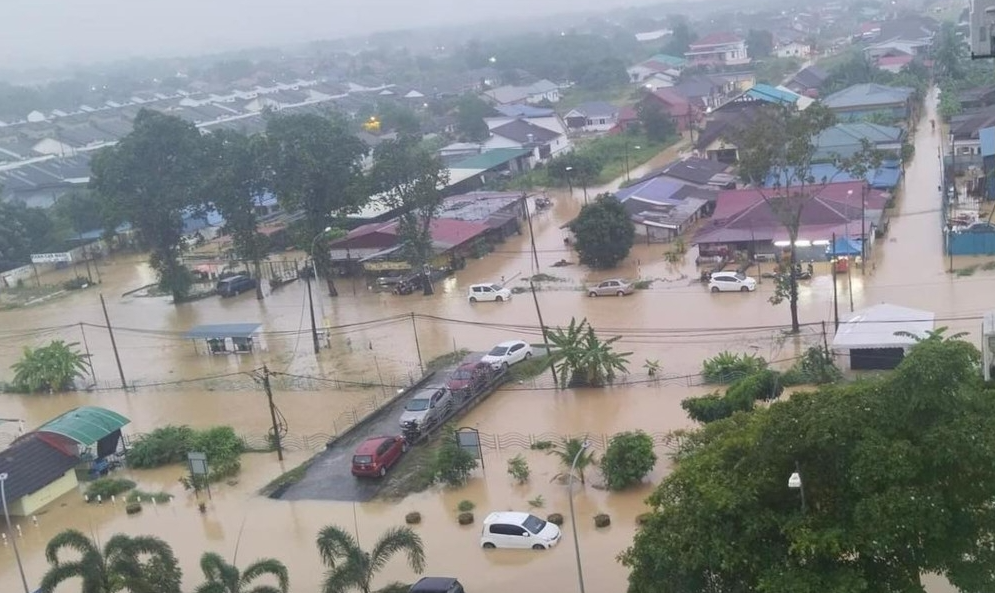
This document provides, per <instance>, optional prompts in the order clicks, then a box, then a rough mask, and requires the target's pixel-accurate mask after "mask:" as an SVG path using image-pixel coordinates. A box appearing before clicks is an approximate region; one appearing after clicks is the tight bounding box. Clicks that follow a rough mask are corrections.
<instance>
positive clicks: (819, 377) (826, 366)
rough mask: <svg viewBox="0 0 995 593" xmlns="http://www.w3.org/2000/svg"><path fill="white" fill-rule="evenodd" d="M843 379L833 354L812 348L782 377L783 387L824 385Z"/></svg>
mask: <svg viewBox="0 0 995 593" xmlns="http://www.w3.org/2000/svg"><path fill="white" fill-rule="evenodd" d="M842 378H843V372H842V371H840V369H839V367H838V366H836V361H834V360H833V355H832V353H831V352H829V351H827V350H826V349H825V348H823V347H822V346H812V347H811V348H809V349H808V350H806V351H805V354H803V355H802V357H801V358H800V359H798V361H797V362H795V364H793V365H792V366H791V368H790V369H788V370H787V371H786V372H785V373H784V375H783V376H782V377H781V384H783V385H824V384H827V383H835V382H836V381H839V380H840V379H842Z"/></svg>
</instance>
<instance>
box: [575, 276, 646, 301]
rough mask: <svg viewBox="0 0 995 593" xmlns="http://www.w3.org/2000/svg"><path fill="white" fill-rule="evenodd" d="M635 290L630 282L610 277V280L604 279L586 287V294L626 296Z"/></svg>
mask: <svg viewBox="0 0 995 593" xmlns="http://www.w3.org/2000/svg"><path fill="white" fill-rule="evenodd" d="M635 291H636V288H635V287H634V286H633V285H632V284H631V283H630V282H626V281H625V280H620V279H618V278H612V279H611V280H604V281H602V282H599V283H598V284H596V285H594V286H591V287H589V288H588V289H587V296H590V297H599V296H626V295H629V294H632V293H633V292H635Z"/></svg>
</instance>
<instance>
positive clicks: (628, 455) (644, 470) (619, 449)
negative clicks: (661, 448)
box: [601, 430, 656, 490]
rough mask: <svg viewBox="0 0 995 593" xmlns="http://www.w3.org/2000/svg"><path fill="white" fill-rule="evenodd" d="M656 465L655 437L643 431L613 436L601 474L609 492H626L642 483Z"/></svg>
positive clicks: (604, 457)
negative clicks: (626, 489) (627, 489)
mask: <svg viewBox="0 0 995 593" xmlns="http://www.w3.org/2000/svg"><path fill="white" fill-rule="evenodd" d="M654 465H656V453H654V452H653V437H651V436H650V435H648V434H646V433H645V432H643V431H641V430H637V431H635V432H621V433H619V434H616V435H615V436H613V437H612V438H611V441H609V443H608V450H607V451H605V454H604V455H603V456H602V457H601V473H602V475H603V476H604V478H605V483H607V484H608V489H609V490H624V489H625V488H628V487H629V486H632V485H633V484H638V483H640V482H642V481H643V478H645V477H646V474H648V473H650V472H651V471H653V466H654Z"/></svg>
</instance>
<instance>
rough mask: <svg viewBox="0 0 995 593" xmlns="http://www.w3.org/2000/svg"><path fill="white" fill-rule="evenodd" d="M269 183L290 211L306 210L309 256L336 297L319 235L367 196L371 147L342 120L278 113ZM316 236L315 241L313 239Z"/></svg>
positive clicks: (269, 131) (271, 136)
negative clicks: (366, 164)
mask: <svg viewBox="0 0 995 593" xmlns="http://www.w3.org/2000/svg"><path fill="white" fill-rule="evenodd" d="M266 138H267V164H268V166H267V170H266V174H267V185H268V186H269V187H270V189H272V190H273V191H274V192H275V193H276V196H277V199H278V200H280V203H281V204H282V205H283V207H284V209H286V210H289V211H303V212H304V229H305V231H306V236H307V242H308V243H309V245H308V249H311V246H312V245H313V246H315V247H316V249H314V250H313V253H312V254H311V256H312V257H313V258H314V259H315V263H316V265H317V267H318V269H319V270H320V271H321V272H322V273H324V276H325V281H326V282H327V284H328V293H329V294H330V295H331V296H338V291H336V289H335V282H334V279H333V274H332V270H331V261H330V258H329V255H328V250H327V249H325V248H324V244H325V242H324V241H323V240H321V239H322V237H321V236H319V235H323V231H324V229H326V228H328V227H330V226H332V225H333V222H334V221H335V219H336V218H337V217H339V216H342V215H345V214H349V213H353V212H358V211H359V209H360V208H361V207H362V206H363V204H365V203H366V201H367V200H368V199H369V194H368V193H367V191H366V187H365V185H364V181H365V180H364V177H363V166H362V159H363V157H364V156H366V154H367V152H368V151H369V149H368V148H367V146H366V144H364V143H363V141H362V140H360V139H359V138H357V137H356V136H354V135H353V134H352V133H350V131H349V128H348V126H347V125H346V123H345V122H344V121H342V120H341V119H340V118H330V117H322V116H320V115H315V114H294V115H280V116H276V117H273V118H272V119H270V120H269V121H268V122H267V124H266ZM315 237H316V238H318V240H317V241H315V240H314V239H313V238H315Z"/></svg>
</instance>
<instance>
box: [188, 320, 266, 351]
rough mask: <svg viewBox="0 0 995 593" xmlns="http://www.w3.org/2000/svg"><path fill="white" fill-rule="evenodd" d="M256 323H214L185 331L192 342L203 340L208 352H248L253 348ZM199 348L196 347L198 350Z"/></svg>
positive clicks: (256, 328) (257, 326)
mask: <svg viewBox="0 0 995 593" xmlns="http://www.w3.org/2000/svg"><path fill="white" fill-rule="evenodd" d="M259 325H260V324H258V323H216V324H210V325H198V326H195V327H193V328H191V329H190V330H189V331H187V333H186V336H185V337H186V338H187V339H188V340H192V341H193V342H194V344H198V343H200V342H204V343H205V344H206V345H207V353H208V354H249V353H251V352H252V351H253V350H254V349H255V335H256V334H257V333H258V332H259ZM199 351H200V350H199V349H198V352H199Z"/></svg>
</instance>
